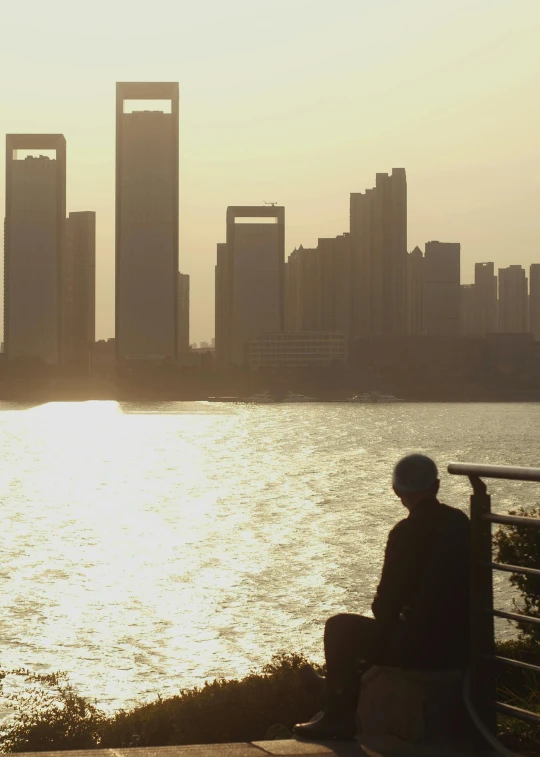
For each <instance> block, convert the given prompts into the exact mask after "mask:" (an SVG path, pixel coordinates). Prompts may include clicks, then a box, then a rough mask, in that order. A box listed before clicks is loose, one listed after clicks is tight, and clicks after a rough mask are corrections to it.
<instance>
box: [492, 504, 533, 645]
mask: <svg viewBox="0 0 540 757" xmlns="http://www.w3.org/2000/svg"><path fill="white" fill-rule="evenodd" d="M510 514H511V515H521V516H529V517H531V516H532V517H537V518H540V507H536V508H533V509H532V511H531V509H527V510H526V509H525V508H523V507H522V508H521V509H520V510H518V511H517V512H516V511H511V513H510ZM495 545H496V546H497V559H498V560H499V561H500V562H504V563H509V564H510V565H519V566H520V567H524V568H539V567H540V529H538V528H527V527H526V526H525V527H524V526H519V527H517V526H504V527H503V528H500V529H499V530H498V531H497V533H496V534H495ZM510 582H511V584H512V585H513V586H515V587H516V588H517V589H518V590H519V592H520V594H521V600H520V603H518V602H514V605H515V607H516V610H517V611H518V612H520V613H521V614H523V615H530V616H532V617H533V618H540V578H537V577H536V576H525V575H521V574H519V573H513V574H512V575H511V578H510ZM518 627H519V629H520V631H521V633H522V635H523V636H524V637H527V638H531V639H536V641H540V627H539V626H534V625H532V624H530V623H518Z"/></svg>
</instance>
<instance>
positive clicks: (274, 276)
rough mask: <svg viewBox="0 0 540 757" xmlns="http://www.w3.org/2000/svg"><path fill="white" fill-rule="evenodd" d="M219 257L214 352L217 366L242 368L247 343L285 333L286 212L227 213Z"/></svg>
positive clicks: (248, 210) (255, 209)
mask: <svg viewBox="0 0 540 757" xmlns="http://www.w3.org/2000/svg"><path fill="white" fill-rule="evenodd" d="M218 252H219V250H218ZM221 253H222V254H221V264H220V261H219V260H218V267H217V270H216V280H219V282H220V285H219V287H218V286H216V312H218V311H219V313H220V316H219V318H220V321H221V322H220V323H216V350H217V355H218V360H219V361H220V362H224V363H233V364H235V365H242V364H244V360H245V349H246V345H247V343H248V341H249V339H250V338H251V337H254V336H258V335H259V334H265V333H275V332H279V331H283V328H284V304H285V302H284V300H285V291H284V266H285V208H283V207H275V206H273V207H266V206H265V207H252V206H245V207H229V208H227V244H226V247H225V248H224V249H222V251H221ZM221 266H222V268H221Z"/></svg>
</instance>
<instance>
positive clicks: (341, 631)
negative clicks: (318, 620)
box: [324, 612, 362, 638]
mask: <svg viewBox="0 0 540 757" xmlns="http://www.w3.org/2000/svg"><path fill="white" fill-rule="evenodd" d="M361 617H362V616H361V615H355V614H353V613H349V612H341V613H339V614H338V615H332V617H331V618H328V620H327V621H326V623H325V624H324V637H325V638H328V637H330V638H336V637H343V636H349V635H350V634H351V633H355V632H356V629H357V626H358V624H359V622H361V621H360V620H359V619H360V618H361Z"/></svg>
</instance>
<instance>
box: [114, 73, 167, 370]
mask: <svg viewBox="0 0 540 757" xmlns="http://www.w3.org/2000/svg"><path fill="white" fill-rule="evenodd" d="M145 101H154V103H150V104H148V103H147V102H145ZM178 105H179V95H178V83H177V82H140V83H137V82H127V83H126V82H120V83H118V84H117V85H116V354H117V358H119V359H120V360H152V359H154V360H159V359H164V358H175V357H176V356H177V353H178V287H177V282H178Z"/></svg>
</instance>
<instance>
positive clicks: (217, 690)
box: [0, 655, 320, 752]
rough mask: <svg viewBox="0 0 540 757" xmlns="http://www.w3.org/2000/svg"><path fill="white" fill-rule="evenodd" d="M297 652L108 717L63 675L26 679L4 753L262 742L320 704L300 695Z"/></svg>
mask: <svg viewBox="0 0 540 757" xmlns="http://www.w3.org/2000/svg"><path fill="white" fill-rule="evenodd" d="M304 664H306V660H305V658H304V657H302V656H300V655H279V656H275V657H274V658H273V659H272V662H271V663H270V664H269V665H266V666H265V667H264V668H263V670H262V672H261V673H259V674H255V673H252V674H250V675H248V676H247V677H246V678H244V679H242V680H241V681H224V680H215V681H213V682H212V683H207V684H206V685H205V686H203V687H202V688H200V689H199V688H196V689H192V690H189V691H187V690H186V691H181V692H180V693H179V694H178V695H177V696H173V697H171V698H169V699H161V698H158V699H157V700H156V701H155V702H151V703H149V704H145V705H142V706H139V707H135V708H134V709H133V710H130V711H128V712H126V711H120V712H118V713H116V714H115V715H113V716H112V717H107V716H106V715H105V714H104V713H103V712H101V711H100V710H99V709H98V708H97V707H94V706H93V705H91V704H89V703H88V702H87V701H86V700H84V699H83V698H82V697H79V696H78V695H77V694H75V692H74V691H73V689H72V688H71V686H70V685H69V684H68V683H67V681H66V679H65V677H64V676H63V675H53V676H31V675H30V674H28V673H27V672H26V671H20V673H21V674H22V675H23V676H25V681H26V683H28V684H29V685H30V688H29V689H25V691H24V693H17V694H15V695H13V697H12V701H13V706H14V708H15V716H14V718H13V720H12V721H11V722H10V723H9V724H8V726H7V729H6V731H5V732H4V733H3V734H1V735H0V749H1V750H2V751H4V752H27V751H28V752H30V751H44V750H49V749H50V750H52V749H91V748H97V747H101V748H114V747H132V746H166V745H174V744H209V743H220V742H221V743H223V742H228V741H253V740H257V739H264V738H265V736H266V735H267V733H268V732H269V729H271V728H272V727H273V726H275V725H276V724H281V725H282V726H283V727H284V728H286V729H291V728H292V726H293V725H294V723H296V722H298V721H303V720H307V719H309V718H310V717H311V716H312V715H313V713H314V712H315V711H316V710H317V709H319V708H320V702H318V701H317V700H316V699H315V697H314V696H313V695H311V694H308V693H306V691H304V689H303V687H302V686H301V684H300V679H299V671H300V668H301V667H302V665H304Z"/></svg>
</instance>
